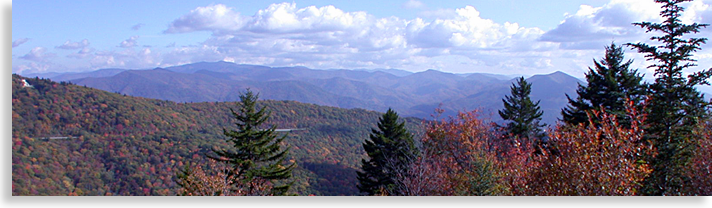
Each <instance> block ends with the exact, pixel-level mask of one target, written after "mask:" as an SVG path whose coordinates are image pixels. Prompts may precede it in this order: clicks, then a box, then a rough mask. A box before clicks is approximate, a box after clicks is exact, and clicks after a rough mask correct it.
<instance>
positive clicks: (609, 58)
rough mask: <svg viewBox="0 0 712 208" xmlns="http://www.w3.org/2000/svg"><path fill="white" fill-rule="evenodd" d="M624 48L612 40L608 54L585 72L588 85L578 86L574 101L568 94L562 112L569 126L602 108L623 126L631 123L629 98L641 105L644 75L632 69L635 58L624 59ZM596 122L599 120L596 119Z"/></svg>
mask: <svg viewBox="0 0 712 208" xmlns="http://www.w3.org/2000/svg"><path fill="white" fill-rule="evenodd" d="M624 60H625V57H624V55H623V48H622V47H620V46H616V44H614V43H611V45H610V46H606V55H605V56H604V58H603V59H601V60H600V61H596V60H593V64H594V66H595V69H594V68H591V67H589V68H588V70H589V71H588V72H587V73H586V81H587V82H588V83H587V85H586V86H583V85H581V84H579V85H578V89H577V90H576V93H577V94H578V97H577V98H576V99H575V100H574V99H571V97H569V95H566V98H568V100H569V105H568V106H567V107H566V108H564V109H563V110H562V111H561V115H562V118H563V121H564V123H566V124H569V125H578V124H587V123H588V116H587V112H589V111H591V110H599V108H600V107H603V108H604V110H605V111H606V112H607V113H610V114H612V115H615V116H616V118H617V119H618V121H619V122H621V124H623V125H624V126H629V125H630V119H629V118H628V116H626V112H625V111H626V109H625V108H626V101H631V102H633V103H634V104H640V103H641V102H642V100H643V99H645V97H644V96H645V94H646V91H645V90H646V89H645V85H644V84H641V81H642V79H643V76H641V75H639V74H638V73H637V70H634V69H629V67H630V64H631V63H633V61H632V60H628V61H624ZM594 122H596V121H594Z"/></svg>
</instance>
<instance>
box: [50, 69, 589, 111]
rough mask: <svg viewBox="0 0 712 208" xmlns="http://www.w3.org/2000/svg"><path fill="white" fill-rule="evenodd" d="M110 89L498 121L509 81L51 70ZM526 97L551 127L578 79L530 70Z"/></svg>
mask: <svg viewBox="0 0 712 208" xmlns="http://www.w3.org/2000/svg"><path fill="white" fill-rule="evenodd" d="M47 78H50V79H53V80H55V81H69V82H72V83H75V84H77V85H84V86H88V87H93V88H97V89H102V90H105V91H109V92H117V93H121V94H127V95H132V96H140V97H147V98H156V99H164V100H171V101H176V102H205V101H235V100H237V99H238V98H237V94H238V92H240V91H242V90H244V89H245V88H251V89H253V90H254V91H257V92H259V93H260V94H261V96H262V98H264V99H273V100H294V101H299V102H304V103H312V104H318V105H327V106H334V107H341V108H363V109H368V110H376V111H381V112H384V111H385V110H386V109H388V108H389V107H390V108H393V109H395V110H396V111H398V112H399V113H401V114H402V115H404V116H414V117H420V118H430V116H431V115H432V114H433V112H434V110H435V108H437V107H441V108H442V109H444V110H446V111H445V112H446V113H445V115H446V116H447V115H454V113H456V112H457V111H459V110H474V109H481V110H482V111H483V112H484V113H486V114H487V113H489V114H492V115H493V116H492V118H493V119H494V120H498V119H499V117H498V116H496V111H497V110H499V109H501V108H502V98H503V97H504V95H507V94H509V87H510V85H511V84H512V83H513V81H514V79H513V78H512V77H508V76H505V75H496V74H486V73H471V74H453V73H447V72H442V71H437V70H432V69H431V70H427V71H422V72H416V73H411V72H407V71H404V70H398V69H375V70H347V69H333V70H315V69H309V68H306V67H267V66H259V65H244V64H235V63H230V62H222V61H221V62H198V63H193V64H186V65H181V66H173V67H166V68H155V69H150V70H121V69H104V70H97V71H94V72H86V73H68V74H51V76H50V77H47ZM527 81H529V82H530V83H532V84H533V87H532V88H533V91H532V98H533V99H534V100H541V106H542V110H544V119H543V120H544V122H545V123H547V124H554V123H555V122H556V120H557V117H559V115H560V110H561V108H563V107H565V106H566V103H567V101H566V96H565V94H569V95H571V96H572V97H575V95H576V94H575V90H576V86H577V83H579V82H581V83H583V81H581V80H579V79H577V78H575V77H572V76H570V75H568V74H566V73H563V72H555V73H552V74H546V75H535V76H532V77H530V78H528V79H527Z"/></svg>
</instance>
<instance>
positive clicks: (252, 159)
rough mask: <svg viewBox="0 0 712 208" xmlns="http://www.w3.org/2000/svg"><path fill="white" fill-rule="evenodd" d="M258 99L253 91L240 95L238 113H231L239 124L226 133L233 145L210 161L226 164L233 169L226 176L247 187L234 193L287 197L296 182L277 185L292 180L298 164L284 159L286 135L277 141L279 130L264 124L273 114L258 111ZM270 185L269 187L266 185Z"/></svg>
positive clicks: (216, 153)
mask: <svg viewBox="0 0 712 208" xmlns="http://www.w3.org/2000/svg"><path fill="white" fill-rule="evenodd" d="M258 97H259V95H256V94H254V93H253V92H252V91H251V90H249V89H247V92H245V93H243V94H240V102H239V103H238V108H237V111H235V110H234V109H230V111H231V112H232V116H233V117H234V118H235V119H236V120H237V122H235V125H237V129H236V130H227V129H223V133H224V134H225V136H227V137H228V139H227V141H228V142H229V143H231V144H232V148H230V149H214V150H213V152H214V153H215V155H213V156H210V158H212V159H214V160H217V161H219V162H224V163H226V164H228V165H229V166H230V168H232V170H230V171H226V172H227V176H228V178H234V179H236V180H241V181H240V183H234V184H241V185H244V186H245V187H233V189H234V190H235V191H244V192H246V193H247V194H248V195H250V194H258V195H260V194H268V195H285V194H286V192H287V191H288V190H289V188H290V186H291V185H292V183H293V182H288V183H285V184H281V185H280V184H275V182H277V181H278V180H287V179H289V178H291V176H292V169H294V167H295V165H296V164H295V163H292V164H285V162H284V159H285V157H286V155H287V153H288V150H289V148H288V147H287V148H282V142H283V141H284V139H285V138H286V135H283V136H281V137H278V136H277V135H276V134H275V129H276V128H277V127H276V126H274V125H272V126H271V127H269V128H267V129H262V128H264V127H265V126H264V124H265V122H266V121H267V119H269V117H270V114H271V112H270V111H267V109H266V108H265V107H262V108H260V109H259V110H257V99H258ZM267 183H269V184H267ZM268 185H271V186H273V188H272V189H271V190H268V192H267V193H264V192H263V191H264V190H261V189H263V188H265V187H267V186H268Z"/></svg>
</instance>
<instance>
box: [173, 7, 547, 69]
mask: <svg viewBox="0 0 712 208" xmlns="http://www.w3.org/2000/svg"><path fill="white" fill-rule="evenodd" d="M443 13H448V14H449V15H442V14H441V15H440V17H441V18H436V19H435V20H432V21H426V20H423V19H420V18H417V19H414V20H404V19H401V18H398V17H387V18H376V17H374V16H373V15H370V14H368V13H366V12H345V11H343V10H341V9H338V8H336V7H334V6H324V7H315V6H307V7H304V8H298V7H297V5H296V4H295V3H280V4H272V5H270V6H269V7H267V8H265V9H262V10H259V11H257V12H256V13H255V14H254V15H252V16H242V15H240V14H239V13H237V12H235V11H234V9H232V8H230V7H227V6H224V5H220V4H218V5H210V6H208V7H199V8H196V9H194V10H192V11H191V12H190V13H189V14H186V15H183V16H182V17H180V18H179V19H176V20H175V21H173V22H172V23H171V25H170V26H169V27H168V29H167V30H166V31H165V32H167V33H180V32H192V31H210V32H212V34H213V35H212V37H211V38H210V39H208V40H206V41H205V42H204V44H205V45H208V46H214V47H216V50H217V51H218V52H217V53H211V54H212V55H213V56H222V57H213V58H220V59H218V60H222V59H224V58H226V57H230V58H231V59H232V60H235V61H236V62H240V61H246V60H266V61H269V62H267V63H262V64H267V65H278V64H284V65H294V64H300V65H304V66H308V67H317V68H322V67H326V66H328V67H338V68H363V67H393V66H397V65H392V66H389V64H402V62H406V61H407V59H414V60H422V58H419V57H421V56H422V57H436V56H448V55H464V56H467V57H472V58H475V59H477V58H476V57H475V56H476V55H477V54H478V53H477V51H479V50H498V51H499V50H501V51H505V52H516V51H519V50H531V49H541V48H545V47H544V46H547V45H548V43H538V42H536V41H534V40H536V38H538V37H539V36H540V35H541V34H543V33H544V32H543V31H541V30H540V29H538V28H524V27H521V26H519V25H518V24H516V23H505V24H497V23H495V22H493V21H492V20H489V19H484V18H481V17H480V16H479V11H477V10H476V9H475V8H474V7H472V6H467V7H464V8H460V9H456V10H452V11H448V12H443ZM196 51H202V50H198V49H196ZM501 54H502V55H503V56H512V54H505V53H501ZM182 60H185V58H182ZM411 62H412V61H411ZM423 69H424V68H423ZM417 70H420V69H417Z"/></svg>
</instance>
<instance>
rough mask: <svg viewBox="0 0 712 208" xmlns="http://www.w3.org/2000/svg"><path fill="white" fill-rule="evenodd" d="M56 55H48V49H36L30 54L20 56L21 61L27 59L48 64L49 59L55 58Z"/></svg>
mask: <svg viewBox="0 0 712 208" xmlns="http://www.w3.org/2000/svg"><path fill="white" fill-rule="evenodd" d="M54 56H55V54H54V53H47V49H46V48H43V47H35V48H33V49H32V50H30V52H29V53H27V54H25V55H23V56H20V58H21V59H25V60H28V61H34V62H47V61H48V60H47V59H48V58H52V57H54Z"/></svg>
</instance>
